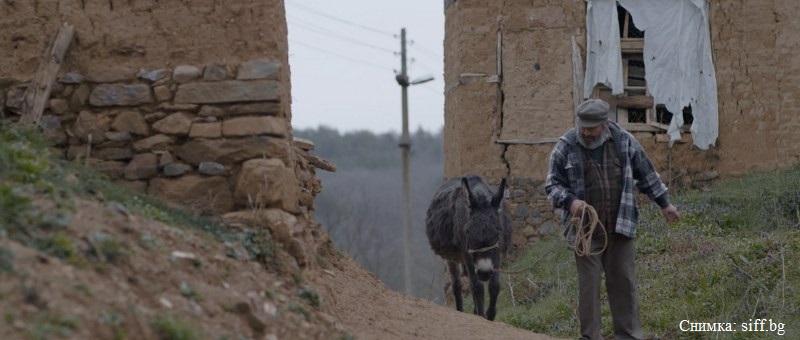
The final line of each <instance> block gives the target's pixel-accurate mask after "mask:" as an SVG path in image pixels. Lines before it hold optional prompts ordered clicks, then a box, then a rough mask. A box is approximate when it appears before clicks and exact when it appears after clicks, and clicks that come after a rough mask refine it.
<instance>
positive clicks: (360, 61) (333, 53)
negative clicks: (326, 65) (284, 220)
mask: <svg viewBox="0 0 800 340" xmlns="http://www.w3.org/2000/svg"><path fill="white" fill-rule="evenodd" d="M289 42H290V43H293V44H297V45H300V46H304V47H307V48H310V49H313V50H317V51H319V52H322V53H325V54H328V55H332V56H335V57H339V58H342V59H347V60H349V61H351V62H355V63H359V64H363V65H367V66H371V67H374V68H378V69H381V70H383V71H388V70H390V69H389V68H387V67H386V66H385V65H378V64H374V63H371V62H369V61H365V60H361V59H357V58H353V57H350V56H346V55H342V54H338V53H335V52H331V51H328V50H325V49H322V48H319V47H317V46H314V45H311V44H306V43H303V42H300V41H297V40H293V39H290V40H289Z"/></svg>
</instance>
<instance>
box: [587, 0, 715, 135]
mask: <svg viewBox="0 0 800 340" xmlns="http://www.w3.org/2000/svg"><path fill="white" fill-rule="evenodd" d="M586 1H587V14H586V21H587V22H586V26H587V31H588V32H589V33H588V35H589V39H587V44H588V46H587V58H586V70H587V71H586V78H585V80H584V93H591V89H592V87H594V85H595V84H597V83H603V84H606V85H607V86H608V87H610V88H611V89H612V94H618V93H621V90H620V89H622V87H623V83H622V62H621V54H620V51H619V21H618V20H617V10H616V1H618V2H619V4H620V5H622V7H624V8H625V9H626V10H627V11H628V12H629V13H630V14H631V17H632V18H633V22H634V24H635V25H636V28H638V29H639V30H641V31H645V39H644V64H645V70H646V71H645V72H646V73H645V80H646V81H647V88H648V90H649V91H650V94H651V95H652V96H653V99H654V103H656V104H664V105H665V106H666V108H667V110H669V111H670V112H672V113H674V114H673V116H672V121H671V122H670V125H669V129H668V130H667V133H668V134H669V135H670V144H671V143H672V142H674V141H676V140H680V138H681V137H680V127H681V126H682V125H683V115H682V112H683V107H685V106H689V105H691V107H692V116H693V118H694V121H693V123H692V126H691V129H690V131H691V132H692V139H693V140H694V145H695V146H697V147H698V148H700V149H703V150H706V149H708V148H709V147H710V146H712V145H714V144H715V142H716V140H717V136H718V135H719V126H718V125H719V117H718V111H717V80H716V75H715V72H714V63H713V59H712V57H711V38H710V35H709V27H708V25H709V18H708V6H707V4H706V2H705V0H586ZM608 39H613V40H615V41H616V43H614V42H607V40H608ZM603 45H606V46H605V47H604V46H603ZM614 46H616V52H612V51H610V49H611V48H613V47H614ZM606 58H607V59H614V60H616V61H611V60H604V59H606ZM590 64H591V65H590ZM598 68H607V69H606V70H604V71H598ZM590 70H592V71H591V76H590ZM604 74H605V75H604ZM586 89H588V91H586ZM617 91H619V92H617Z"/></svg>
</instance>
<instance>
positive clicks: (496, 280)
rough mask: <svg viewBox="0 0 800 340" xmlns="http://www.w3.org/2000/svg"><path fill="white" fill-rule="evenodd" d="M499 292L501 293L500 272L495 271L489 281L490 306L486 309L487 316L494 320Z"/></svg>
mask: <svg viewBox="0 0 800 340" xmlns="http://www.w3.org/2000/svg"><path fill="white" fill-rule="evenodd" d="M498 293H500V273H498V272H497V271H495V272H494V274H492V279H491V280H490V281H489V308H487V309H486V318H487V319H489V320H494V316H495V314H497V307H496V306H497V294H498Z"/></svg>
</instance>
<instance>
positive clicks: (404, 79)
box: [394, 28, 433, 295]
mask: <svg viewBox="0 0 800 340" xmlns="http://www.w3.org/2000/svg"><path fill="white" fill-rule="evenodd" d="M394 79H395V80H396V81H397V84H399V85H400V87H401V89H402V101H403V102H402V110H403V134H402V136H401V137H400V149H401V150H402V153H403V205H404V208H405V213H404V214H403V223H404V227H403V288H404V289H405V291H406V294H408V295H413V293H414V292H413V289H412V287H411V189H410V187H409V186H410V184H409V179H408V176H409V169H408V168H409V162H410V159H409V157H410V152H411V140H410V139H409V137H408V86H409V85H417V84H422V83H426V82H429V81H431V80H433V77H432V76H428V77H425V78H420V79H415V80H413V81H409V80H408V69H407V68H406V29H405V28H403V29H401V30H400V73H399V74H397V75H396V76H395V77H394Z"/></svg>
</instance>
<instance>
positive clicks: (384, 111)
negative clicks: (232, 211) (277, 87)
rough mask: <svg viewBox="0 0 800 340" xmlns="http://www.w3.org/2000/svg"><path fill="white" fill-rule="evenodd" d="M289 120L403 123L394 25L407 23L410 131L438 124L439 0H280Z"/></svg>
mask: <svg viewBox="0 0 800 340" xmlns="http://www.w3.org/2000/svg"><path fill="white" fill-rule="evenodd" d="M286 17H287V18H286V19H287V22H288V25H289V66H290V69H291V73H292V76H291V82H292V126H293V128H294V129H306V128H316V127H318V126H320V125H323V126H328V127H332V128H336V129H338V130H339V131H340V132H350V131H356V130H369V131H372V132H375V133H384V132H389V131H394V132H400V130H401V129H402V120H401V119H402V110H401V87H400V85H398V84H397V82H396V81H395V78H394V76H395V71H397V72H399V71H400V29H401V28H403V27H405V29H406V41H407V46H406V50H407V58H408V74H409V78H410V79H411V80H412V81H413V80H414V79H420V78H424V77H426V76H433V77H434V80H433V81H431V82H427V83H422V84H418V85H412V86H409V88H408V107H409V124H408V126H409V130H410V131H411V132H412V133H413V132H414V131H416V130H417V129H418V128H420V127H421V128H422V129H424V130H426V131H429V132H435V131H438V130H439V129H441V128H442V126H443V125H444V94H443V93H444V82H443V79H442V77H443V72H444V71H443V70H444V67H443V53H442V45H443V40H444V2H443V1H441V0H403V1H397V0H392V1H386V0H381V1H375V0H338V1H331V0H286Z"/></svg>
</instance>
